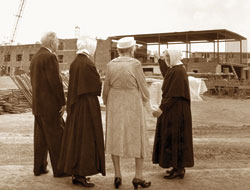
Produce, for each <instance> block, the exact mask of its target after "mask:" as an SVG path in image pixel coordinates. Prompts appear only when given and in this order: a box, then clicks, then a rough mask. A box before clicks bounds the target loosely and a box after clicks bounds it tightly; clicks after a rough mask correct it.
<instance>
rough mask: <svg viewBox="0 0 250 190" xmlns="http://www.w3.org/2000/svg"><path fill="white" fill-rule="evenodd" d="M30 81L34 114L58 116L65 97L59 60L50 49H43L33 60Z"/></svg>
mask: <svg viewBox="0 0 250 190" xmlns="http://www.w3.org/2000/svg"><path fill="white" fill-rule="evenodd" d="M30 79H31V85H32V112H33V114H34V115H53V114H58V113H59V110H60V109H61V107H62V106H64V105H65V97H64V92H63V85H62V80H61V77H60V74H59V65H58V61H57V58H56V56H55V55H54V54H53V53H50V52H49V50H48V49H46V48H44V47H41V48H40V49H39V50H38V52H37V53H36V54H35V55H34V57H33V58H32V60H31V64H30Z"/></svg>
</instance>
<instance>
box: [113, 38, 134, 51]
mask: <svg viewBox="0 0 250 190" xmlns="http://www.w3.org/2000/svg"><path fill="white" fill-rule="evenodd" d="M135 44H136V41H135V40H133V42H132V43H131V44H129V45H127V46H120V45H119V44H117V48H118V49H126V48H130V47H133V46H135Z"/></svg>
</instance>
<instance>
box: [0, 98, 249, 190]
mask: <svg viewBox="0 0 250 190" xmlns="http://www.w3.org/2000/svg"><path fill="white" fill-rule="evenodd" d="M203 98H204V101H202V102H193V103H192V115H193V137H194V153H195V167H193V168H187V170H186V175H185V178H184V179H182V180H180V179H175V180H165V179H163V176H164V172H165V170H163V169H161V168H159V167H158V166H157V165H153V164H152V163H151V158H150V157H149V158H147V159H145V164H144V177H145V179H148V180H151V182H152V186H151V187H150V188H148V189H149V190H153V189H154V190H155V189H159V190H161V189H162V190H164V189H175V190H182V189H184V190H186V189H190V190H191V189H192V190H196V189H198V190H203V189H204V190H206V189H209V190H210V189H211V190H214V189H215V190H217V189H218V190H221V189H222V190H223V189H230V190H231V189H232V190H235V189H236V190H238V189H239V190H248V189H249V187H250V180H249V179H250V148H249V147H250V117H249V109H250V100H248V99H247V100H241V99H229V98H215V97H208V96H206V97H203ZM102 115H103V119H104V118H105V112H103V114H102ZM103 121H105V120H103ZM33 122H34V121H33V116H32V114H31V113H30V112H29V113H24V114H6V115H0V171H1V172H0V190H9V189H10V190H14V189H18V190H26V189H28V190H29V189H30V190H36V189H37V190H38V189H39V190H46V189H51V190H54V189H58V190H59V189H69V190H70V189H72V190H73V189H86V188H83V187H82V186H75V185H72V183H71V178H70V177H67V178H53V177H52V170H51V168H49V170H50V172H49V173H48V174H46V175H42V176H39V177H35V176H34V175H33V172H32V169H33ZM148 125H149V140H150V146H151V147H150V148H151V150H152V146H153V139H154V132H155V131H154V128H155V119H154V118H151V117H148ZM121 166H122V172H123V173H122V175H123V185H122V186H121V187H120V189H124V190H125V189H133V187H132V184H131V181H132V179H133V176H134V159H122V160H121ZM106 168H107V176H106V177H103V176H101V175H96V176H92V177H91V181H92V182H94V183H95V184H96V186H95V187H94V188H91V189H93V190H95V189H102V190H110V189H114V188H113V185H112V184H113V177H114V176H113V166H112V161H111V158H110V156H109V155H106Z"/></svg>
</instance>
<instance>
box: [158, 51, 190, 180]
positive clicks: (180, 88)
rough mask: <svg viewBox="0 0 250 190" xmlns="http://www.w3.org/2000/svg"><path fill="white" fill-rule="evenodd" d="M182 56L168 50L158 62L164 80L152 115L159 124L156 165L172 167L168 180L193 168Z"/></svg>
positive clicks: (186, 86)
mask: <svg viewBox="0 0 250 190" xmlns="http://www.w3.org/2000/svg"><path fill="white" fill-rule="evenodd" d="M181 56H182V52H181V51H179V50H167V51H166V52H165V55H164V57H165V61H164V60H159V66H160V70H161V72H162V75H163V77H164V81H163V85H162V101H161V104H160V106H159V108H158V110H156V111H155V112H154V113H153V115H154V116H155V117H158V119H157V124H156V132H155V140H154V148H153V163H154V164H159V166H160V167H162V168H169V167H172V168H173V169H172V170H170V171H167V175H166V176H164V178H165V179H174V178H183V177H184V175H185V167H192V166H194V157H193V138H192V117H191V108H190V93H189V82H188V77H187V74H186V71H185V68H184V66H183V64H182V62H181Z"/></svg>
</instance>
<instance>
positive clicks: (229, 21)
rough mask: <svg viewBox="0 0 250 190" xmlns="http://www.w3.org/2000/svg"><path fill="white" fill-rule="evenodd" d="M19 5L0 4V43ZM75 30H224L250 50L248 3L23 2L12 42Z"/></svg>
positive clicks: (0, 0) (14, 0)
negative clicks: (244, 39) (235, 34)
mask: <svg viewBox="0 0 250 190" xmlns="http://www.w3.org/2000/svg"><path fill="white" fill-rule="evenodd" d="M20 1H21V0H0V43H3V42H6V41H9V40H10V38H11V35H12V32H13V28H14V25H15V21H16V18H17V17H16V16H15V15H16V14H17V12H18V7H19V3H20ZM76 26H78V27H80V35H91V36H97V37H101V38H106V37H107V36H112V35H126V34H147V33H165V32H182V31H191V30H210V29H211V30H213V29H227V30H230V31H233V32H236V33H238V34H240V35H242V36H244V37H246V38H248V39H249V40H248V44H247V46H248V48H250V42H249V41H250V1H249V0H126V1H125V0H26V4H25V7H24V11H23V15H22V17H21V19H20V22H19V27H18V29H17V33H16V38H15V43H21V44H32V43H35V42H38V41H40V38H41V36H42V35H43V34H44V32H47V31H55V32H56V33H57V35H58V37H59V38H74V37H75V27H76ZM206 46H208V45H206ZM209 46H211V47H213V45H212V44H210V45H209ZM202 47H203V45H199V46H198V47H197V48H198V50H200V49H202ZM195 48H196V47H195V46H194V47H192V51H193V50H195ZM249 51H250V50H249Z"/></svg>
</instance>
